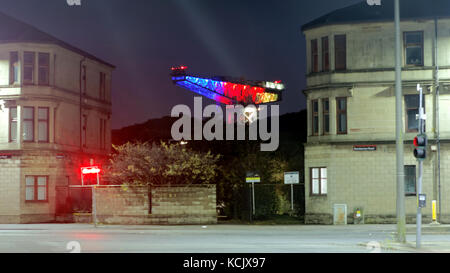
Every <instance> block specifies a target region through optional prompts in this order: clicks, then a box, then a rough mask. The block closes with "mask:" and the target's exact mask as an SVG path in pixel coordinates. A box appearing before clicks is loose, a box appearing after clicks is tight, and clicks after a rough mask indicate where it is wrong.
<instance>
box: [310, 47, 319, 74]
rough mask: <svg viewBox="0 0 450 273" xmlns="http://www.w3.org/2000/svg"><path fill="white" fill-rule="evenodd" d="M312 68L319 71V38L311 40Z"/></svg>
mask: <svg viewBox="0 0 450 273" xmlns="http://www.w3.org/2000/svg"><path fill="white" fill-rule="evenodd" d="M311 70H312V72H319V52H318V49H317V39H314V40H311Z"/></svg>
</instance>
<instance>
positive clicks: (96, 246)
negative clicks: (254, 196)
mask: <svg viewBox="0 0 450 273" xmlns="http://www.w3.org/2000/svg"><path fill="white" fill-rule="evenodd" d="M395 229H396V227H395V225H347V226H310V225H283V226H275V225H268V226H265V225H222V224H219V225H211V226H199V225H188V226H99V227H97V228H96V227H94V226H92V225H89V224H29V225H0V252H2V253H9V252H14V253H23V252H25V253H36V252H37V253H42V252H43V253H64V252H71V251H78V250H79V251H80V252H82V253H92V252H94V253H98V252H101V253H104V252H106V253H139V252H141V253H339V252H346V253H347V252H350V253H358V252H361V253H368V252H372V251H374V250H375V251H376V250H378V249H371V248H368V247H367V243H369V242H370V245H374V246H375V247H376V246H377V245H378V244H382V243H386V242H391V241H392V240H393V238H394V237H393V236H394V232H395ZM407 240H408V241H409V242H412V241H414V240H415V234H411V233H408V235H407ZM422 240H423V242H430V241H431V242H432V241H434V242H444V241H446V242H450V233H447V232H444V233H442V232H441V233H424V234H423V237H422ZM449 245H450V243H449ZM380 251H381V252H409V250H408V249H406V250H405V249H403V250H398V249H397V250H396V249H390V250H386V249H381V250H380ZM448 251H450V248H449V249H448Z"/></svg>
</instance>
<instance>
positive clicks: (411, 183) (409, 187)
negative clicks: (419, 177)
mask: <svg viewBox="0 0 450 273" xmlns="http://www.w3.org/2000/svg"><path fill="white" fill-rule="evenodd" d="M404 171H405V195H416V166H415V165H406V166H405V169H404Z"/></svg>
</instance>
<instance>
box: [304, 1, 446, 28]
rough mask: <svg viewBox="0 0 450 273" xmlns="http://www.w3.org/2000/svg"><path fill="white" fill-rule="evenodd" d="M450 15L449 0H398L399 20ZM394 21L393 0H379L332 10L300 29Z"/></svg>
mask: <svg viewBox="0 0 450 273" xmlns="http://www.w3.org/2000/svg"><path fill="white" fill-rule="evenodd" d="M434 17H438V18H442V17H450V0H400V18H401V20H408V19H409V20H412V19H432V18H434ZM382 21H392V22H394V0H381V5H380V6H376V5H374V6H370V5H368V4H367V1H366V0H364V1H362V2H360V3H357V4H354V5H351V6H348V7H345V8H342V9H337V10H335V11H332V12H330V13H328V14H326V15H324V16H321V17H319V18H317V19H315V20H313V21H311V22H309V23H306V24H304V25H303V26H302V28H301V30H302V31H305V30H307V29H311V28H315V27H319V26H324V25H333V24H349V23H362V22H382Z"/></svg>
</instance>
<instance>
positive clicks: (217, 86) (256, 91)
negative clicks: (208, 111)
mask: <svg viewBox="0 0 450 273" xmlns="http://www.w3.org/2000/svg"><path fill="white" fill-rule="evenodd" d="M186 69H187V67H186V66H177V67H172V68H171V73H170V75H171V77H172V82H173V83H174V84H175V85H178V86H180V87H184V88H186V89H188V90H191V91H193V92H195V93H197V94H200V95H202V96H205V97H207V98H210V99H212V100H215V101H216V102H218V103H221V104H226V105H232V104H242V105H249V104H255V105H258V104H264V103H271V102H277V101H281V91H283V90H284V84H282V83H280V82H279V81H275V82H266V81H249V80H242V79H234V78H231V77H222V76H219V77H212V78H210V77H198V76H194V75H188V74H187V73H186Z"/></svg>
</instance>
